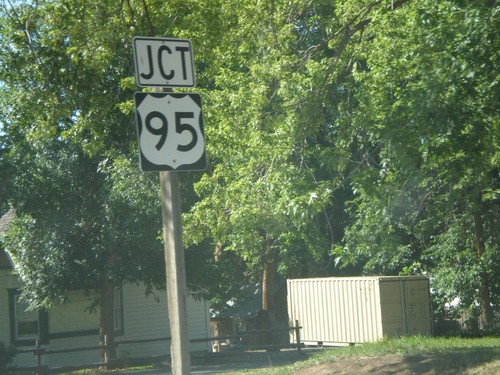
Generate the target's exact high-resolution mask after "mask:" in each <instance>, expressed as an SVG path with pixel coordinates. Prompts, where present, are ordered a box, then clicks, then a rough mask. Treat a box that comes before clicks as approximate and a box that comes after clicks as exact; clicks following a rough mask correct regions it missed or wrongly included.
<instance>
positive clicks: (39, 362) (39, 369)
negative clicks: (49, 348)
mask: <svg viewBox="0 0 500 375" xmlns="http://www.w3.org/2000/svg"><path fill="white" fill-rule="evenodd" d="M33 355H35V356H36V374H37V375H41V374H42V373H43V370H42V348H41V347H40V339H36V340H35V350H34V351H33Z"/></svg>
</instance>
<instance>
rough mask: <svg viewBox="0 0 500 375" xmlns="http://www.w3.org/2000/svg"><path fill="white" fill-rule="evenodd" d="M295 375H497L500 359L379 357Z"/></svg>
mask: <svg viewBox="0 0 500 375" xmlns="http://www.w3.org/2000/svg"><path fill="white" fill-rule="evenodd" d="M293 374H294V375H309V374H315V375H327V374H350V375H352V374H370V375H372V374H378V375H382V374H384V375H438V374H439V375H441V374H450V375H451V374H466V375H479V374H481V375H484V374H485V375H490V374H491V375H496V374H500V358H488V357H485V356H484V355H482V356H479V357H478V358H476V359H474V360H472V361H471V360H470V357H469V356H466V357H463V356H461V355H460V353H456V354H455V355H450V354H441V353H440V354H428V355H418V356H403V355H398V354H390V355H384V356H379V357H355V358H342V359H338V360H335V361H333V362H329V363H324V364H317V365H313V366H310V367H307V368H303V369H301V370H299V371H297V372H294V373H293Z"/></svg>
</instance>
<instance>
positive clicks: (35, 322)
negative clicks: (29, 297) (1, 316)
mask: <svg viewBox="0 0 500 375" xmlns="http://www.w3.org/2000/svg"><path fill="white" fill-rule="evenodd" d="M14 298H15V306H14V311H15V316H14V319H15V322H16V323H15V335H16V339H18V340H23V339H36V338H38V336H39V334H40V332H39V313H38V310H29V309H28V304H27V303H24V302H22V301H20V297H19V295H16V296H15V297H14Z"/></svg>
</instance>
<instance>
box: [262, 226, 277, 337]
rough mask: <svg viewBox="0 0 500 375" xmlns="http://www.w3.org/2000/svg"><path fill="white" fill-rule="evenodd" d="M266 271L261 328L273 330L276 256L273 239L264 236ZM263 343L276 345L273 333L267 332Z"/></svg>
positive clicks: (264, 273)
mask: <svg viewBox="0 0 500 375" xmlns="http://www.w3.org/2000/svg"><path fill="white" fill-rule="evenodd" d="M263 242H264V251H265V254H266V255H265V256H264V269H263V272H262V310H263V314H262V322H261V328H262V329H267V330H271V329H272V328H273V326H274V324H273V321H274V320H275V316H274V301H273V289H274V282H275V278H276V256H275V254H274V251H273V249H272V248H271V246H272V239H270V238H269V237H268V236H267V235H264V241H263ZM262 343H263V344H265V345H272V344H274V340H273V335H272V333H271V332H266V333H264V334H263V335H262Z"/></svg>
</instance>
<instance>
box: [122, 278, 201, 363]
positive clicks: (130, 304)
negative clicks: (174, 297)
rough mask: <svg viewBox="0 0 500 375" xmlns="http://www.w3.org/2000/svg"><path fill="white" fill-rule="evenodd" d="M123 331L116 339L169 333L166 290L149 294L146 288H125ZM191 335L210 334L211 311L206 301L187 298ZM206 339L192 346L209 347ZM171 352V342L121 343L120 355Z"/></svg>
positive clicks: (144, 355) (165, 335)
mask: <svg viewBox="0 0 500 375" xmlns="http://www.w3.org/2000/svg"><path fill="white" fill-rule="evenodd" d="M123 306H124V311H123V317H124V322H125V325H124V335H123V337H119V338H117V339H116V340H117V341H120V340H146V339H156V338H165V337H170V326H169V324H170V323H169V321H168V315H167V295H166V292H165V291H155V292H154V294H153V295H152V296H146V295H145V294H144V289H143V288H140V287H138V286H127V287H126V288H124V290H123ZM187 309H188V331H189V339H195V338H207V337H208V334H209V326H210V324H209V319H210V318H209V311H208V305H207V303H206V302H205V301H195V300H193V299H192V298H191V297H189V298H188V301H187ZM208 348H209V345H208V343H206V342H202V343H192V344H191V346H190V349H191V351H192V352H195V351H208ZM166 354H170V342H169V341H158V342H152V343H140V344H124V345H119V347H118V355H119V356H126V357H127V356H130V357H147V356H159V355H166Z"/></svg>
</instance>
